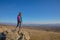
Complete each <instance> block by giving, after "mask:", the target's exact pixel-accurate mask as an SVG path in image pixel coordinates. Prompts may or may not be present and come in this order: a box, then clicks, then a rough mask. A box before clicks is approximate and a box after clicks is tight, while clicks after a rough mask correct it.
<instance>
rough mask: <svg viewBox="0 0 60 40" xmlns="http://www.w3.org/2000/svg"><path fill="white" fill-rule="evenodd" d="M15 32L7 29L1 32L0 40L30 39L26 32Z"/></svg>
mask: <svg viewBox="0 0 60 40" xmlns="http://www.w3.org/2000/svg"><path fill="white" fill-rule="evenodd" d="M1 30H3V29H1ZM17 30H18V29H17ZM17 30H15V31H13V30H10V29H8V30H6V31H1V32H0V39H1V40H2V39H3V38H5V39H4V40H29V39H30V36H29V33H28V32H26V31H24V30H20V31H19V33H18V31H17Z"/></svg>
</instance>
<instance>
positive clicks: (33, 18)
mask: <svg viewBox="0 0 60 40" xmlns="http://www.w3.org/2000/svg"><path fill="white" fill-rule="evenodd" d="M18 12H22V19H23V23H36V24H46V23H60V0H0V22H4V23H5V22H6V23H16V22H17V15H18Z"/></svg>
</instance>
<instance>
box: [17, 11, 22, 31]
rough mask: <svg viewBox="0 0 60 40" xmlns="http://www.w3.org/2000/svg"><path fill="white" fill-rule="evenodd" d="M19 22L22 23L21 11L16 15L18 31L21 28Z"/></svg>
mask: <svg viewBox="0 0 60 40" xmlns="http://www.w3.org/2000/svg"><path fill="white" fill-rule="evenodd" d="M21 23H22V14H21V12H19V14H18V16H17V26H16V27H18V28H19V31H20V29H21Z"/></svg>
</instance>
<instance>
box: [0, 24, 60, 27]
mask: <svg viewBox="0 0 60 40" xmlns="http://www.w3.org/2000/svg"><path fill="white" fill-rule="evenodd" d="M0 24H4V25H13V26H16V25H17V24H16V23H0ZM22 25H23V26H60V23H57V24H22Z"/></svg>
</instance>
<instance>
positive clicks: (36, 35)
mask: <svg viewBox="0 0 60 40" xmlns="http://www.w3.org/2000/svg"><path fill="white" fill-rule="evenodd" d="M5 27H6V26H5ZM5 27H4V26H3V27H0V32H3V31H5V30H9V29H10V30H12V29H14V28H15V27H12V26H11V27H8V26H7V28H8V29H6V28H5ZM1 28H2V29H1ZM23 30H24V31H27V32H29V34H30V40H60V33H57V32H51V31H43V30H35V29H28V28H23Z"/></svg>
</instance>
